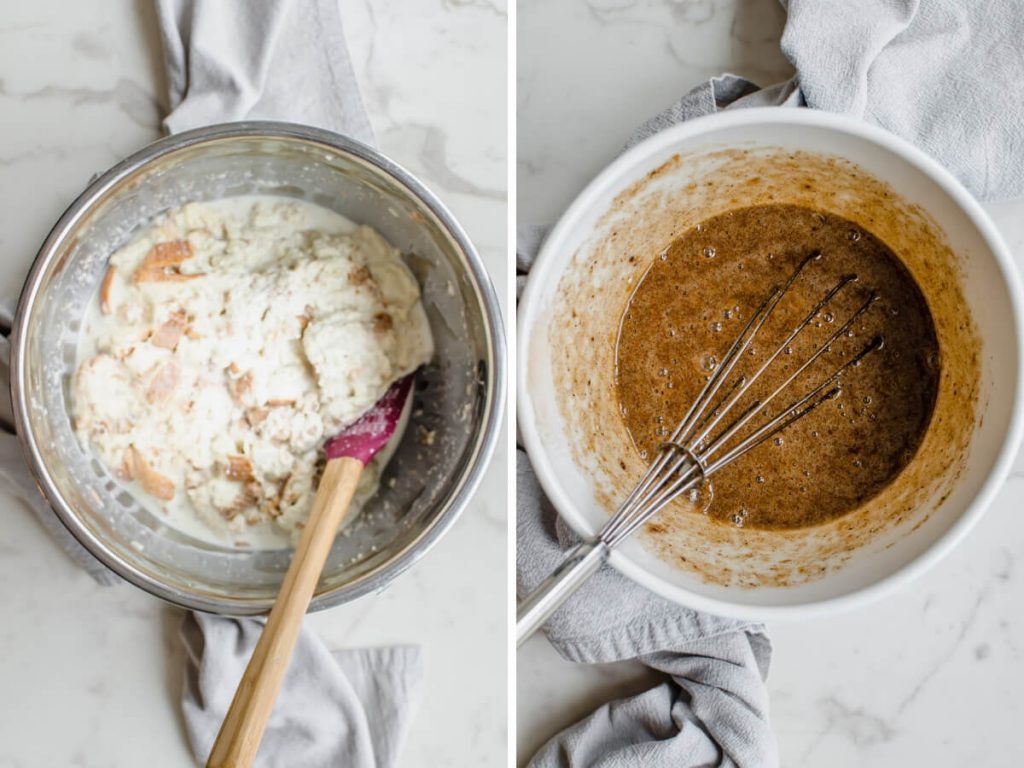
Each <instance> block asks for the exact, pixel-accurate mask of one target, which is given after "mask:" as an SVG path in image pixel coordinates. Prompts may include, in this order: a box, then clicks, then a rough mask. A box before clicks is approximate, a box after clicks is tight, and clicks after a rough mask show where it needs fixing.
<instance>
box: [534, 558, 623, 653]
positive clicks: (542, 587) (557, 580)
mask: <svg viewBox="0 0 1024 768" xmlns="http://www.w3.org/2000/svg"><path fill="white" fill-rule="evenodd" d="M607 557H608V545H607V544H605V543H604V542H603V541H601V540H599V539H598V540H594V541H584V542H583V543H582V544H579V545H577V546H576V548H575V549H573V550H571V551H570V552H569V554H568V555H566V558H565V559H564V560H563V561H562V562H561V563H560V564H559V566H558V567H557V568H555V570H554V571H552V572H551V575H550V576H548V577H547V578H546V579H544V581H542V582H541V583H540V584H538V585H537V588H536V589H534V590H533V592H531V593H530V594H529V595H527V596H526V598H525V599H524V600H523V601H522V602H521V603H519V608H518V610H517V611H516V645H517V646H520V645H522V644H523V643H524V642H525V641H526V639H527V638H528V637H530V635H532V634H533V633H534V632H536V631H537V630H538V629H539V628H540V626H541V625H542V624H543V623H544V622H545V621H547V620H548V617H549V616H550V615H551V614H552V613H554V612H555V611H556V610H557V609H558V606H560V605H561V604H562V603H564V602H565V601H566V600H567V599H568V598H569V596H570V595H572V593H573V592H575V591H576V590H577V589H579V588H580V586H582V584H583V582H584V581H586V580H587V579H588V578H589V577H590V576H591V575H592V574H593V573H594V571H596V570H597V569H598V568H600V567H601V564H602V563H603V562H604V561H605V559H606V558H607Z"/></svg>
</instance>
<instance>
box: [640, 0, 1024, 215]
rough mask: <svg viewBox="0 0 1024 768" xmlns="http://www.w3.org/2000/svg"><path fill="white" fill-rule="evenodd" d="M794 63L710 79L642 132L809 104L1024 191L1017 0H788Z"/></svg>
mask: <svg viewBox="0 0 1024 768" xmlns="http://www.w3.org/2000/svg"><path fill="white" fill-rule="evenodd" d="M783 5H785V6H786V8H787V12H788V18H787V20H786V28H785V31H784V33H783V35H782V52H783V53H784V54H785V55H786V57H787V58H788V59H789V60H790V62H792V64H793V66H794V67H796V75H795V76H794V77H793V78H792V79H791V80H789V81H788V82H785V83H780V84H778V85H775V86H772V87H770V88H765V89H759V88H758V86H756V85H754V84H753V83H751V82H749V81H747V80H744V79H743V78H740V77H736V76H735V75H724V76H722V77H717V78H714V79H712V80H709V81H707V82H705V83H704V84H703V85H701V86H699V87H697V88H695V89H693V90H692V91H690V92H689V93H687V94H686V95H685V96H683V97H682V98H681V99H680V100H679V101H678V102H677V103H676V104H674V105H673V106H671V107H670V108H669V109H667V110H665V112H663V113H661V114H660V115H658V116H657V117H655V118H653V119H652V121H651V122H650V123H649V124H648V125H647V126H645V129H646V130H644V131H642V132H641V133H640V134H638V136H636V137H635V140H639V138H643V137H644V136H646V135H650V133H652V132H654V131H655V130H660V128H663V127H665V126H667V125H672V124H673V123H676V122H679V120H680V119H685V118H684V117H683V116H684V115H687V114H690V115H692V114H695V111H696V112H697V113H707V112H714V111H715V110H716V109H718V108H721V107H722V106H726V105H728V106H734V107H744V106H767V105H780V106H807V107H811V108H813V109H821V110H824V111H826V112H841V113H845V114H849V115H853V116H856V117H860V118H863V119H864V120H865V121H867V122H869V123H874V124H875V125H879V126H881V127H882V128H885V129H887V130H889V131H892V132H893V133H895V134H896V135H898V136H901V137H902V138H904V139H906V140H907V141H909V142H911V143H912V144H915V145H916V146H918V147H919V148H921V149H923V150H924V151H925V152H927V153H928V154H930V155H931V156H932V157H934V158H935V159H936V160H938V161H939V162H940V163H942V165H944V166H945V167H946V168H947V169H949V170H950V171H951V172H952V173H953V174H954V175H955V176H956V177H957V178H958V179H960V181H961V182H962V183H963V184H964V186H966V187H967V188H968V189H969V190H971V192H973V193H974V194H975V195H976V196H977V197H979V198H981V199H982V200H991V199H997V198H1009V197H1017V196H1020V195H1024V76H1022V75H1024V46H1022V45H1021V40H1022V39H1024V14H1022V9H1021V5H1020V4H1019V3H1017V2H1013V1H1012V0H992V2H986V3H963V2H960V1H959V0H932V2H920V0H848V1H847V2H843V3H823V2H820V0H783Z"/></svg>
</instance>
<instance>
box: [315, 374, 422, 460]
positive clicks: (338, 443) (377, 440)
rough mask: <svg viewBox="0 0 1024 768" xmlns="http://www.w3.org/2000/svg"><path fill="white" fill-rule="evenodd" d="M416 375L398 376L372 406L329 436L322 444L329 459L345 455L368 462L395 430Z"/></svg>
mask: <svg viewBox="0 0 1024 768" xmlns="http://www.w3.org/2000/svg"><path fill="white" fill-rule="evenodd" d="M415 378H416V374H415V373H410V374H409V375H408V376H403V377H402V378H400V379H399V380H398V381H396V382H395V383H394V384H392V385H391V387H390V388H389V389H388V391H387V392H385V393H384V396H383V397H382V398H381V399H380V400H378V401H377V403H376V404H375V405H374V406H373V408H371V409H370V410H368V411H367V412H366V413H364V414H363V415H362V416H360V417H359V418H358V419H357V420H356V421H354V422H352V423H351V424H349V425H348V426H347V427H345V429H343V430H342V431H341V432H339V433H338V434H337V435H335V436H334V437H332V438H331V439H330V440H328V441H327V444H326V445H325V446H324V451H325V453H326V454H327V459H328V461H329V460H331V459H340V458H345V457H348V458H352V459H358V460H359V461H361V462H362V463H363V464H364V465H366V464H369V463H370V459H372V458H373V457H374V456H376V455H377V451H379V450H380V449H381V448H383V447H384V446H385V445H387V442H388V440H390V439H391V436H392V435H393V434H394V433H395V427H396V426H397V425H398V420H399V419H400V418H401V416H402V409H403V408H405V401H406V400H408V399H409V393H410V392H411V391H412V382H413V379H415Z"/></svg>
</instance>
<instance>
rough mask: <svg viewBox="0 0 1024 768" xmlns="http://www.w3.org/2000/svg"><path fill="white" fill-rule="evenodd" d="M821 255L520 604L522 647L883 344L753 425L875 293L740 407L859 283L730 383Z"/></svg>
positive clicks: (762, 315)
mask: <svg viewBox="0 0 1024 768" xmlns="http://www.w3.org/2000/svg"><path fill="white" fill-rule="evenodd" d="M820 258H821V254H820V253H819V252H814V253H812V254H810V255H809V256H807V257H806V258H805V259H804V260H803V261H802V262H801V263H800V265H799V266H798V267H797V268H796V269H795V270H794V272H793V273H792V275H790V277H789V278H788V279H787V280H786V282H785V283H783V284H782V285H779V286H776V287H775V288H774V289H773V290H772V291H771V293H770V294H769V295H768V298H767V299H765V301H764V303H763V304H762V305H761V306H760V308H759V309H758V310H757V311H756V312H755V313H754V314H753V315H752V316H751V318H750V320H749V321H748V322H747V324H746V326H745V327H744V328H743V331H742V332H741V333H740V335H739V336H738V337H737V338H736V340H735V341H734V342H733V344H732V346H731V347H730V348H729V351H728V352H727V353H726V355H725V357H724V358H723V359H722V362H721V364H720V365H719V366H718V367H717V368H716V369H715V371H714V373H713V374H712V375H711V376H710V378H709V379H708V381H707V383H706V384H705V385H704V388H703V390H702V391H701V392H700V394H699V395H698V396H697V399H696V400H695V401H694V403H693V405H691V406H690V410H689V411H688V412H687V413H686V415H685V416H684V417H683V419H682V420H681V421H680V422H679V426H678V427H676V429H675V431H674V432H673V433H672V435H671V437H670V438H669V440H668V441H667V442H665V443H664V444H663V445H662V446H661V448H660V450H659V451H658V455H657V457H656V458H655V459H654V461H653V462H652V463H651V465H650V466H649V467H648V468H647V472H646V473H645V474H644V476H643V478H642V479H641V480H640V483H639V484H638V485H637V486H636V487H635V488H634V489H633V491H632V492H631V493H630V494H629V496H628V497H626V500H625V501H624V502H623V503H622V505H621V506H620V507H619V508H618V510H617V511H616V512H615V514H614V515H612V517H611V518H609V520H608V522H607V523H606V524H605V526H604V527H603V528H602V529H601V530H600V532H599V533H598V534H597V535H596V536H595V537H594V538H592V539H590V540H588V541H584V542H583V543H581V544H579V545H578V546H577V547H576V548H575V549H573V550H572V551H571V552H570V553H569V554H568V555H567V556H566V558H565V560H563V561H562V563H561V564H560V565H559V566H558V568H556V569H555V571H554V572H553V573H552V574H551V575H550V576H548V578H546V579H545V580H544V581H543V582H541V584H539V585H538V586H537V588H536V589H535V590H534V591H533V592H532V593H531V594H530V595H528V596H527V597H526V599H524V600H523V601H522V603H520V605H519V610H518V616H517V620H516V638H517V642H518V643H520V644H521V643H522V642H523V641H524V640H526V638H528V637H529V636H530V635H532V634H533V633H534V631H536V630H537V628H538V627H540V626H541V625H542V624H543V623H544V622H545V621H546V620H547V618H548V617H549V616H550V615H551V614H552V613H554V611H555V610H556V609H557V608H558V606H560V605H561V604H562V603H563V602H564V601H565V600H566V599H567V598H568V597H569V596H570V595H571V594H572V593H573V592H575V591H576V590H577V589H578V588H579V587H580V586H581V585H582V584H583V582H584V581H585V580H586V579H587V578H588V577H589V576H590V575H591V574H593V573H594V572H595V571H596V570H597V569H598V568H599V567H600V566H601V564H602V563H603V562H604V561H605V559H606V558H607V557H608V553H609V552H610V551H611V549H612V547H615V546H616V545H617V544H619V543H620V542H622V541H623V540H624V539H625V538H626V537H627V536H629V535H630V534H631V533H633V532H634V531H635V530H637V528H639V527H640V526H642V525H644V524H645V523H646V522H647V521H648V520H650V519H651V518H652V517H653V516H654V515H656V514H657V513H658V512H659V511H661V510H662V509H664V507H665V506H667V505H668V504H670V503H671V502H672V501H673V500H674V499H676V498H677V497H678V496H680V495H681V494H683V493H686V492H687V491H689V490H691V489H693V488H696V487H698V486H699V485H701V484H702V483H703V482H704V481H705V480H706V479H707V478H709V477H711V476H712V475H713V474H715V473H716V472H718V471H719V470H721V469H724V468H725V467H727V466H728V465H729V464H731V463H732V462H734V461H736V459H738V458H740V457H741V456H743V455H744V454H746V453H747V452H748V451H750V450H752V449H754V448H756V447H757V446H759V445H761V444H762V443H764V442H765V441H767V440H770V439H771V438H772V437H774V436H775V435H777V434H778V433H779V432H781V431H782V430H784V429H786V428H787V427H789V426H790V425H791V424H793V423H794V422H796V421H798V420H800V419H802V418H803V417H804V416H806V415H807V414H809V413H811V412H812V411H813V410H814V409H816V408H817V407H818V406H819V405H821V404H822V403H824V402H826V401H828V400H831V399H833V398H835V397H837V396H838V395H839V393H840V391H841V390H842V384H841V381H840V379H841V377H842V375H843V373H845V372H846V371H848V370H849V369H850V368H853V367H854V366H858V365H860V364H861V361H862V360H863V359H864V358H865V357H866V356H867V355H869V354H871V353H872V352H874V351H875V350H878V349H881V347H882V344H883V341H882V337H881V336H876V337H874V338H873V339H871V341H869V342H868V343H867V344H866V345H865V346H864V347H863V348H862V349H861V350H860V351H859V352H858V353H857V354H856V355H854V356H853V357H851V358H850V359H849V360H847V361H846V362H844V363H843V364H842V365H841V366H839V367H838V368H837V369H835V370H834V371H832V373H830V374H829V375H828V376H826V377H825V378H823V379H822V380H820V381H819V382H817V383H814V384H811V385H810V386H809V387H807V388H806V389H805V391H804V393H803V394H802V395H800V396H798V397H797V398H796V399H794V400H792V401H791V402H790V403H789V404H788V405H786V406H785V407H784V408H782V409H781V410H780V411H779V412H778V413H777V414H776V415H775V416H773V417H771V418H769V419H768V421H767V422H765V423H764V424H762V425H761V426H756V425H752V424H751V422H752V421H753V420H754V419H755V417H756V416H757V415H758V414H759V413H760V414H767V408H768V406H769V405H770V404H771V403H772V402H773V401H775V399H776V398H777V397H779V396H780V395H781V394H782V393H783V392H784V391H785V390H787V389H789V388H790V387H791V386H793V385H794V383H795V382H796V380H797V379H798V378H800V377H801V376H802V375H803V374H804V373H805V372H806V371H807V370H808V368H810V367H811V365H813V364H814V362H815V361H816V360H818V358H820V357H821V356H822V355H824V354H825V353H826V352H828V351H830V350H831V348H832V345H833V343H835V342H836V341H837V340H838V339H839V338H840V337H842V336H843V335H844V334H846V333H847V332H848V331H849V330H850V329H851V328H852V327H853V324H854V323H855V322H856V321H857V320H858V318H860V317H861V315H863V314H864V313H865V312H867V311H868V309H869V308H870V307H871V305H872V304H874V303H875V301H877V299H878V294H877V293H874V292H872V294H871V295H870V296H869V297H868V299H867V300H866V301H864V303H863V304H861V305H860V306H859V307H858V308H857V309H856V310H855V311H854V312H853V313H852V314H851V315H850V317H849V318H848V319H847V320H846V321H845V322H844V323H842V324H841V325H839V326H838V327H837V329H836V330H835V332H833V333H832V334H831V335H830V336H829V337H828V338H827V339H826V340H825V341H824V342H822V343H820V344H818V345H817V346H816V347H815V348H814V351H813V352H812V353H811V354H810V355H809V356H808V357H807V359H806V360H804V362H803V363H801V364H800V365H799V366H798V367H797V368H796V369H795V370H794V371H793V373H792V374H790V375H789V376H788V377H787V378H786V380H785V381H783V382H782V383H781V384H780V385H778V386H777V387H776V388H775V389H774V390H773V391H772V392H771V393H769V394H768V395H767V396H765V397H763V398H760V399H757V400H754V401H753V402H752V403H751V404H750V405H749V406H747V407H746V408H744V409H742V410H738V409H736V408H735V406H736V405H737V404H738V403H739V401H740V400H741V399H743V397H744V395H746V394H747V393H748V392H749V391H750V389H751V387H753V386H754V385H755V384H756V383H757V381H758V380H759V379H760V378H761V376H762V374H764V372H765V371H766V370H768V368H769V366H771V365H772V363H773V362H774V361H775V360H776V359H777V358H778V357H779V355H781V354H783V353H784V352H786V351H787V350H789V349H791V345H792V344H793V342H794V341H796V339H797V337H798V336H799V335H800V334H801V333H802V332H803V331H804V330H805V329H806V328H807V327H808V326H810V325H811V324H812V323H813V322H814V320H815V318H816V317H818V315H819V314H820V313H821V311H822V310H823V309H824V308H825V306H826V305H827V304H829V303H830V302H831V301H832V300H833V299H835V297H836V296H837V295H838V294H839V293H840V292H841V291H842V290H843V289H844V288H846V287H847V286H848V285H850V284H852V283H854V282H856V280H857V276H856V275H846V276H844V277H843V278H841V279H840V280H839V282H838V283H836V284H835V285H834V286H833V287H832V288H831V289H830V290H829V291H828V293H826V294H825V296H824V297H822V299H821V300H820V301H819V302H818V303H817V304H815V305H814V307H813V308H811V310H810V311H809V312H808V313H807V315H806V316H805V317H804V318H803V319H802V320H801V321H800V322H798V323H797V324H796V325H795V326H794V328H793V329H792V331H790V333H789V334H788V335H787V336H786V338H785V340H784V341H783V342H782V343H781V344H779V345H778V347H776V348H775V349H774V351H773V352H772V354H770V355H769V356H768V357H767V359H766V360H765V361H764V362H763V363H761V365H760V366H758V367H757V369H756V370H755V371H754V372H753V373H752V374H750V375H749V376H748V375H740V376H738V377H737V378H736V380H735V381H733V382H732V383H731V384H730V385H728V386H725V385H726V382H727V380H728V379H729V377H730V375H731V374H732V372H733V370H734V369H735V367H736V365H737V363H738V362H739V360H740V359H741V357H742V355H743V354H744V353H745V352H746V350H747V349H748V348H749V347H750V344H751V342H752V341H753V340H754V337H755V336H756V335H757V333H758V331H760V330H761V328H762V327H763V326H764V324H765V323H766V322H767V321H768V318H769V317H770V316H771V315H772V312H773V311H774V310H775V308H776V307H777V306H778V304H779V302H780V301H781V300H782V298H783V296H785V294H786V292H787V291H788V290H789V288H790V287H791V286H792V285H793V283H794V282H795V281H796V279H797V278H798V277H799V276H800V273H801V272H802V271H803V270H804V268H805V267H807V265H808V264H810V263H811V262H813V261H817V260H818V259H820ZM737 411H738V415H733V417H732V419H731V421H730V420H729V419H728V418H727V417H729V416H730V414H733V413H734V412H737Z"/></svg>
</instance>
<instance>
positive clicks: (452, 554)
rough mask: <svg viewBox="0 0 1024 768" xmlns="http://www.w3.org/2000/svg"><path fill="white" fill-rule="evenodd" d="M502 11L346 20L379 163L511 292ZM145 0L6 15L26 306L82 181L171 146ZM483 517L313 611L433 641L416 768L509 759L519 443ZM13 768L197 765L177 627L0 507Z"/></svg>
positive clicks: (494, 482) (336, 621)
mask: <svg viewBox="0 0 1024 768" xmlns="http://www.w3.org/2000/svg"><path fill="white" fill-rule="evenodd" d="M505 15H506V7H505V4H504V2H503V0H493V2H489V1H488V0H479V2H472V3H464V2H441V1H440V0H439V1H438V2H434V3H429V4H424V3H415V4H410V3H407V2H402V0H387V1H385V2H381V1H380V0H373V1H372V4H371V1H370V0H366V1H365V2H363V3H346V4H345V17H346V22H347V28H346V32H347V34H348V37H349V40H350V41H351V48H352V56H353V59H354V62H355V66H356V69H357V75H358V77H359V80H360V83H361V85H362V87H363V88H364V94H365V97H366V101H367V106H368V108H369V111H370V114H371V120H372V122H373V125H374V128H375V130H376V132H377V135H378V138H379V143H380V146H381V148H382V149H383V150H384V151H385V152H386V153H388V154H390V155H391V156H392V157H394V158H395V159H397V160H398V161H399V162H401V163H403V164H405V165H406V166H407V167H409V168H410V169H411V170H412V171H413V172H414V173H417V174H418V175H420V177H421V178H422V179H423V180H424V181H425V182H426V183H427V184H428V185H429V186H431V187H432V188H433V189H435V190H436V191H437V192H438V193H439V194H440V196H441V197H442V198H443V199H444V200H445V202H446V203H447V204H448V205H449V206H450V207H451V208H452V209H453V210H454V212H455V214H456V215H457V217H458V218H459V219H460V220H461V221H462V222H463V224H464V225H465V226H466V228H467V229H468V231H469V233H470V235H471V236H472V238H473V239H474V241H475V242H476V244H477V246H478V248H479V249H480V251H481V253H482V255H483V257H484V259H485V261H486V262H487V265H488V268H489V269H490V272H491V274H492V276H493V278H494V280H495V283H496V285H497V288H498V292H499V295H501V296H502V297H504V295H505V292H506V290H505V289H506V286H507V280H506V260H505V252H506V206H505V200H504V197H505V187H506V179H507V175H506V95H505V94H506V90H505V87H504V83H505V78H506V19H505ZM156 46H157V40H156V36H155V20H154V17H153V14H152V11H151V9H150V4H149V2H147V1H146V0H139V1H138V2H129V1H128V0H118V1H117V2H113V1H112V0H88V1H83V2H77V3H67V2H60V0H39V1H37V2H33V3H13V2H5V3H3V13H2V14H0V115H2V116H3V119H2V120H0V253H2V254H3V258H2V259H0V286H2V291H0V293H3V294H4V295H7V294H11V293H16V292H17V289H18V287H19V286H20V283H21V279H22V276H23V274H24V272H25V270H26V269H27V267H28V265H29V263H30V261H31V259H32V257H33V255H34V253H35V250H36V248H37V247H38V245H39V243H40V242H41V241H42V239H43V237H44V236H45V234H46V232H47V230H48V228H49V226H50V225H51V224H52V223H53V221H54V220H55V219H56V218H57V216H58V215H59V214H60V212H61V211H62V210H63V208H64V206H66V205H67V204H68V203H69V202H70V201H71V200H72V199H73V197H74V196H75V195H76V194H77V193H78V192H79V191H80V190H81V189H82V187H83V186H84V185H85V183H86V182H87V181H88V180H89V178H90V176H92V175H93V174H94V173H96V172H99V171H102V170H105V169H106V168H107V167H108V166H110V165H111V164H113V163H114V162H115V161H116V160H118V159H119V158H121V157H122V156H124V155H125V154H127V153H129V152H131V151H133V150H135V149H138V148H139V147H141V146H143V145H144V144H145V143H147V142H149V141H150V140H152V139H154V138H156V137H157V135H158V132H159V131H158V125H159V118H160V114H161V106H160V104H161V101H162V99H163V95H162V93H163V88H162V85H161V72H160V58H159V54H158V49H157V48H156ZM501 445H502V447H501V448H500V449H499V451H498V453H497V455H496V457H495V461H494V462H493V464H492V465H491V468H490V470H489V472H488V473H487V476H486V478H485V480H484V482H483V486H482V488H481V489H480V491H479V492H478V493H477V495H476V498H475V501H474V502H473V503H472V504H471V506H470V508H469V509H467V511H466V513H465V515H464V516H463V517H462V519H461V520H460V521H459V522H458V524H457V525H456V526H455V527H454V528H453V530H452V531H451V532H450V534H449V535H448V536H447V537H446V538H445V539H444V540H443V541H442V542H441V543H439V544H438V546H437V547H436V549H434V550H433V551H432V552H431V553H430V554H429V555H428V556H427V557H426V558H425V559H424V560H423V561H422V562H421V563H419V564H418V565H417V566H416V567H415V568H414V570H412V571H411V572H409V573H407V574H405V575H404V576H402V577H401V578H400V579H399V580H398V582H397V583H395V584H394V585H393V586H392V587H391V588H390V589H389V590H388V591H387V592H385V593H384V594H383V595H380V596H379V597H375V598H371V599H364V600H360V601H358V602H356V603H354V604H351V605H348V606H343V607H340V608H337V609H334V610H330V611H325V612H322V613H319V614H317V615H315V616H313V617H311V618H310V620H309V623H310V624H311V626H312V627H313V628H314V629H315V630H316V631H317V632H318V633H320V635H321V636H322V637H323V638H324V640H325V641H326V642H327V644H328V645H329V646H330V647H355V646H366V645H383V644H391V643H420V644H422V645H423V646H424V648H425V655H426V665H427V673H426V674H427V676H426V684H425V691H426V693H425V698H424V699H423V701H422V703H421V705H420V708H419V712H418V714H417V716H416V719H415V724H414V726H413V731H412V734H411V738H410V741H409V742H408V744H407V745H406V749H405V752H404V757H403V761H402V764H403V765H405V766H427V765H429V766H466V765H477V766H498V765H503V764H504V763H505V743H506V714H507V713H506V685H505V684H506V668H507V667H506V662H507V659H506V644H505V636H506V623H507V622H506V607H505V602H504V600H503V599H502V598H503V596H504V595H505V591H506V578H505V568H504V563H505V562H506V536H505V529H506V515H505V507H506V477H507V472H506V464H507V452H506V451H505V449H504V445H505V441H502V443H501ZM0 510H2V511H0V519H2V520H3V527H2V530H3V533H2V535H0V610H2V612H3V615H4V619H3V620H2V621H0V766H3V767H4V768H15V767H18V768H28V767H30V766H31V767H32V768H35V766H57V765H61V766H71V765H74V766H127V765H147V766H153V768H157V766H181V765H187V764H190V758H189V754H188V752H187V749H186V745H185V742H184V733H183V729H182V726H181V722H180V717H179V714H178V710H177V705H176V697H177V694H178V689H179V685H180V671H181V664H182V658H181V652H180V648H179V645H178V642H177V628H178V624H179V621H180V616H181V613H180V612H179V611H178V610H176V609H173V608H171V607H169V606H167V605H165V604H163V603H161V602H160V601H158V600H157V599H155V598H152V597H150V596H148V595H146V594H144V593H143V592H141V591H139V590H136V589H134V588H132V587H128V586H124V587H117V588H109V589H104V588H100V587H97V586H95V585H94V584H93V583H92V582H91V581H90V580H89V579H88V578H87V577H85V576H84V575H82V574H81V573H79V572H77V571H76V570H75V569H74V568H73V567H72V566H71V565H70V563H69V562H68V561H67V560H66V558H65V557H64V556H63V555H62V554H61V553H60V552H59V551H57V549H56V548H55V547H54V546H53V544H52V543H51V542H50V541H49V540H48V539H47V538H46V535H45V534H44V532H43V530H42V529H41V528H40V526H39V525H38V524H37V523H36V522H35V520H34V519H33V518H32V517H31V516H30V514H29V513H27V512H26V511H25V510H24V509H23V508H22V506H21V505H20V503H19V502H17V501H15V500H14V499H12V498H10V497H9V496H7V495H6V494H3V495H0Z"/></svg>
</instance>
